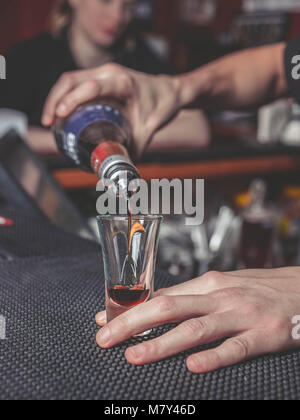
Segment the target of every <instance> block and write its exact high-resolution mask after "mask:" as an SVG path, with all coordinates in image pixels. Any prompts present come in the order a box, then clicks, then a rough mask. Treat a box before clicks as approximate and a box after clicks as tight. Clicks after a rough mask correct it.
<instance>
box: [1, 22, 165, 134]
mask: <svg viewBox="0 0 300 420" xmlns="http://www.w3.org/2000/svg"><path fill="white" fill-rule="evenodd" d="M133 45H134V46H133V47H132V48H131V49H128V48H125V47H124V45H119V46H118V47H116V48H115V51H114V52H115V54H114V56H115V62H116V63H118V64H121V65H123V66H125V67H128V68H131V69H134V70H137V71H142V72H145V73H149V74H161V73H169V69H168V66H167V65H166V63H164V62H163V61H162V60H161V59H160V58H158V57H157V56H156V55H155V53H154V52H153V51H152V50H151V48H150V47H149V46H148V45H147V43H146V42H145V41H144V40H143V39H142V38H141V37H137V36H136V37H134V42H133ZM6 61H7V79H6V80H0V108H10V109H15V110H18V111H21V112H24V113H25V114H26V115H27V116H28V118H29V124H30V125H34V126H39V125H41V115H42V110H43V106H44V103H45V100H46V98H47V96H48V94H49V92H50V89H51V88H52V87H53V85H54V84H55V83H56V81H57V80H58V79H59V77H60V76H61V75H62V74H63V73H65V72H69V71H75V70H78V69H79V68H78V66H77V65H76V63H75V59H74V57H73V55H72V52H71V50H70V47H69V42H68V36H67V28H65V29H64V30H63V31H62V32H61V34H60V35H59V36H58V37H54V36H53V35H52V34H50V33H46V34H43V35H41V36H39V37H37V38H34V39H31V40H29V41H25V42H23V43H21V44H18V45H16V46H15V47H13V48H12V49H11V51H10V52H9V53H8V54H7V55H6Z"/></svg>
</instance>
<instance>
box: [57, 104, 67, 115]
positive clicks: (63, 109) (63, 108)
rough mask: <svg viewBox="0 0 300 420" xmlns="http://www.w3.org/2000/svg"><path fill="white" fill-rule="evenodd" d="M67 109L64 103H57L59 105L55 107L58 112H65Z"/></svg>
mask: <svg viewBox="0 0 300 420" xmlns="http://www.w3.org/2000/svg"><path fill="white" fill-rule="evenodd" d="M66 111H67V108H66V106H65V105H64V104H61V105H59V107H58V108H57V112H58V113H59V114H65V113H66Z"/></svg>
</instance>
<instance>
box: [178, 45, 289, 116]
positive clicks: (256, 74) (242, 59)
mask: <svg viewBox="0 0 300 420" xmlns="http://www.w3.org/2000/svg"><path fill="white" fill-rule="evenodd" d="M284 48H285V44H276V45H273V46H268V47H261V48H256V49H250V50H245V51H243V52H240V53H235V54H231V55H229V56H226V57H224V58H221V59H219V60H217V61H215V62H213V63H210V64H208V65H206V66H204V67H202V68H200V69H198V70H196V71H194V72H192V73H189V74H186V75H183V76H180V78H179V80H180V91H181V106H195V105H197V106H198V107H203V108H213V109H232V110H234V109H239V110H240V109H251V108H257V107H258V106H261V105H263V104H266V103H269V102H271V101H273V100H275V99H277V98H280V97H284V96H286V95H287V93H288V91H287V84H286V81H285V75H284V64H283V54H284Z"/></svg>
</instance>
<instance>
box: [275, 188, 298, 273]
mask: <svg viewBox="0 0 300 420" xmlns="http://www.w3.org/2000/svg"><path fill="white" fill-rule="evenodd" d="M278 233H279V243H280V249H281V253H282V258H283V261H284V264H285V265H288V266H295V265H300V188H299V187H298V186H290V187H286V188H285V189H284V191H283V193H282V215H281V218H280V221H279V229H278Z"/></svg>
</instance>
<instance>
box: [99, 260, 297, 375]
mask: <svg viewBox="0 0 300 420" xmlns="http://www.w3.org/2000/svg"><path fill="white" fill-rule="evenodd" d="M299 279H300V269H299V268H285V269H276V270H247V271H240V272H234V273H226V274H225V273H207V274H206V275H204V276H203V277H200V278H198V279H195V280H192V281H190V282H187V283H184V284H181V285H179V286H175V287H172V288H169V289H163V290H160V291H158V292H157V293H156V296H155V297H154V299H152V300H151V301H149V302H147V303H144V304H141V305H139V306H137V307H135V308H133V309H131V310H129V311H127V312H125V313H124V314H122V315H121V316H119V317H118V318H116V319H114V320H113V321H111V322H110V323H109V324H107V325H105V324H106V321H105V319H106V316H105V312H101V313H100V314H98V315H97V316H96V321H97V323H98V325H99V326H103V328H102V329H101V330H100V331H99V333H98V335H97V343H98V345H99V346H101V347H103V348H110V347H112V346H114V345H116V344H118V343H120V342H122V341H125V340H127V339H129V338H130V337H132V336H133V335H135V334H138V333H141V332H143V331H146V330H148V329H150V328H154V327H156V326H159V325H163V324H169V323H179V325H178V326H177V327H175V328H173V329H171V330H170V331H169V332H167V333H166V334H164V335H162V336H161V337H158V338H155V339H153V340H150V341H147V342H144V343H142V344H138V345H136V346H134V347H131V348H128V349H127V350H126V353H125V356H126V358H127V360H128V361H129V362H130V363H133V364H136V365H143V364H147V363H152V362H155V361H158V360H161V359H164V358H166V357H170V356H172V355H175V354H177V353H180V352H183V351H185V350H188V349H191V348H194V347H195V346H198V345H202V344H207V343H211V342H214V341H216V340H219V339H226V340H225V341H224V342H223V344H221V345H219V346H218V347H216V348H214V349H211V350H206V351H202V352H195V354H192V355H191V356H189V357H188V358H187V367H188V369H189V370H191V371H192V372H195V373H204V372H208V371H211V370H215V369H219V368H222V367H225V366H228V365H232V364H235V363H238V362H241V361H244V360H246V359H249V358H252V357H255V356H258V355H261V354H267V353H274V352H279V351H283V350H287V349H293V348H296V347H300V340H297V339H296V337H293V334H292V332H293V329H294V328H297V326H295V325H294V324H293V319H294V317H295V316H299V315H300V280H299ZM299 330H300V328H298V331H299Z"/></svg>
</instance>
